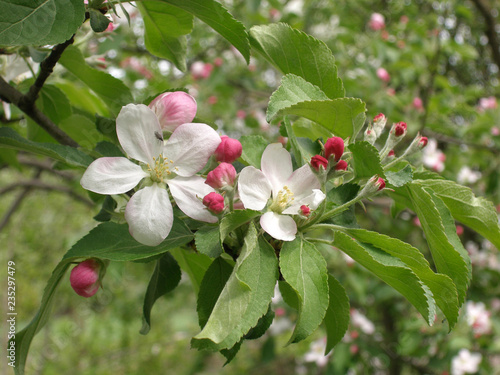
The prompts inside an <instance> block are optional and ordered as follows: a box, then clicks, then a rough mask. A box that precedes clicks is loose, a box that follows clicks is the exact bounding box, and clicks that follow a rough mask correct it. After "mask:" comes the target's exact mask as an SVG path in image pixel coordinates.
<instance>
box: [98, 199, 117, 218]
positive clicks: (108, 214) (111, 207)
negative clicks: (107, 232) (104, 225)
mask: <svg viewBox="0 0 500 375" xmlns="http://www.w3.org/2000/svg"><path fill="white" fill-rule="evenodd" d="M116 207H117V203H116V201H115V200H114V199H113V198H112V197H111V195H106V198H104V201H103V202H102V207H101V210H100V211H99V213H98V214H97V215H95V216H94V217H93V219H94V220H96V221H100V222H105V221H110V220H111V218H112V217H113V213H114V211H115V209H116Z"/></svg>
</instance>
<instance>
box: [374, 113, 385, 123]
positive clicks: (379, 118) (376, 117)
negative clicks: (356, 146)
mask: <svg viewBox="0 0 500 375" xmlns="http://www.w3.org/2000/svg"><path fill="white" fill-rule="evenodd" d="M383 120H385V115H384V114H383V113H379V114H378V115H377V116H375V117H374V118H373V122H378V121H383Z"/></svg>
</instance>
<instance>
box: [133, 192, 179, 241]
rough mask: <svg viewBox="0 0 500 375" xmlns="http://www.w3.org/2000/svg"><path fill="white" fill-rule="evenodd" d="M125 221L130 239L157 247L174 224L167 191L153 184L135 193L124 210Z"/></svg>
mask: <svg viewBox="0 0 500 375" xmlns="http://www.w3.org/2000/svg"><path fill="white" fill-rule="evenodd" d="M125 220H127V223H128V228H129V231H130V234H131V235H132V237H134V238H135V239H136V240H137V241H138V242H140V243H142V244H144V245H148V246H156V245H159V244H160V243H161V242H162V241H163V240H164V239H165V238H167V236H168V234H169V233H170V229H172V224H173V222H174V213H173V210H172V204H171V203H170V198H169V196H168V192H167V189H165V188H164V187H162V186H160V185H158V184H153V185H152V186H147V187H145V188H144V189H141V190H139V191H138V192H137V193H135V194H134V195H133V196H132V198H130V201H129V202H128V204H127V208H126V209H125Z"/></svg>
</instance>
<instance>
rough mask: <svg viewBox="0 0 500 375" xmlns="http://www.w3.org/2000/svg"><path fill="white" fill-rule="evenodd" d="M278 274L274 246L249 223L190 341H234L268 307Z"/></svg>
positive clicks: (226, 344)
mask: <svg viewBox="0 0 500 375" xmlns="http://www.w3.org/2000/svg"><path fill="white" fill-rule="evenodd" d="M277 278H278V261H277V259H276V255H275V253H274V249H273V248H272V247H271V245H269V243H267V242H266V241H265V240H264V239H262V238H260V239H258V238H257V230H256V229H255V227H254V225H253V224H250V226H249V229H248V233H247V235H246V237H245V243H244V245H243V248H242V250H241V254H240V256H239V257H238V260H237V262H236V266H235V267H234V269H233V272H232V274H231V276H230V277H229V279H228V281H227V283H226V285H225V287H224V289H223V290H222V292H221V293H220V296H219V298H218V300H217V302H216V304H215V306H214V308H213V310H212V313H211V315H210V318H209V319H208V321H207V324H206V325H205V326H204V328H203V330H202V331H201V332H200V333H199V334H197V335H196V336H195V337H194V338H193V339H192V341H191V345H192V346H193V347H195V348H198V349H210V350H222V349H229V348H231V347H233V346H234V344H236V343H237V342H238V341H239V340H240V339H241V337H243V335H244V334H245V333H247V332H248V331H249V329H250V328H252V327H254V326H255V325H256V324H257V322H258V320H259V319H260V317H261V316H263V315H264V314H265V313H266V312H267V309H268V306H269V303H270V301H271V298H272V296H273V294H274V286H275V284H276V280H277Z"/></svg>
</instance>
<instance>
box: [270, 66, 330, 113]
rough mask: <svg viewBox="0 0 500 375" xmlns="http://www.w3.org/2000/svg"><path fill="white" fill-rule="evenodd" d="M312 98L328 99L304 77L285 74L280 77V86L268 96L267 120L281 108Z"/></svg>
mask: <svg viewBox="0 0 500 375" xmlns="http://www.w3.org/2000/svg"><path fill="white" fill-rule="evenodd" d="M312 100H328V96H326V94H325V93H324V92H323V91H321V89H320V88H319V87H318V86H315V85H313V84H312V83H309V82H307V81H306V80H305V79H304V78H302V77H299V76H296V75H295V74H287V75H285V76H283V78H282V79H281V85H280V87H278V89H277V90H276V91H275V92H273V94H272V95H271V97H270V98H269V104H268V107H267V121H268V122H270V121H271V120H272V118H273V117H274V116H276V115H277V114H278V112H280V111H281V110H283V109H286V108H289V107H291V106H293V105H295V104H297V103H300V102H305V101H312Z"/></svg>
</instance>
